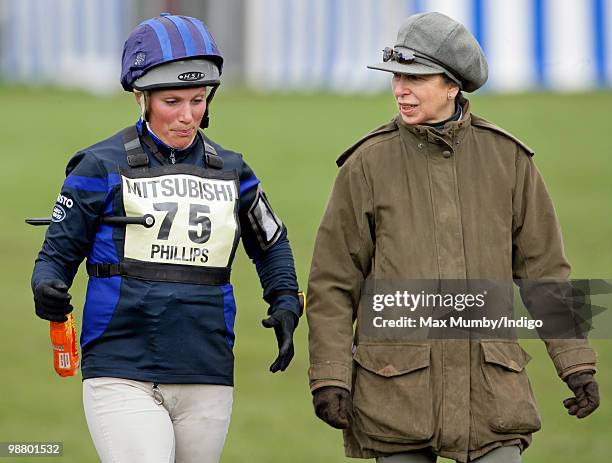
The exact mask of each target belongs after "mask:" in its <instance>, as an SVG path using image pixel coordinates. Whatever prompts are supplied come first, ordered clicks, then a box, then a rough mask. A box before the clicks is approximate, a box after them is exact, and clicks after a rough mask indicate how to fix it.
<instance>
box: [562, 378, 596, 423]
mask: <svg viewBox="0 0 612 463" xmlns="http://www.w3.org/2000/svg"><path fill="white" fill-rule="evenodd" d="M565 382H566V383H567V386H568V387H569V388H570V389H571V390H572V392H573V393H574V396H575V397H570V398H569V399H565V400H564V401H563V405H564V406H565V408H567V412H568V413H569V414H570V415H576V417H577V418H584V417H585V416H589V415H590V414H591V413H593V411H594V410H595V409H596V408H597V407H599V386H598V385H597V381H595V378H594V376H593V371H591V370H587V371H577V372H576V373H572V374H571V375H569V376H568V377H567V378H565Z"/></svg>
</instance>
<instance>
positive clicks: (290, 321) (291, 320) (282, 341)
mask: <svg viewBox="0 0 612 463" xmlns="http://www.w3.org/2000/svg"><path fill="white" fill-rule="evenodd" d="M261 324H262V325H263V326H264V327H266V328H274V334H276V341H277V342H278V357H276V360H275V361H274V363H273V364H272V365H270V371H271V372H272V373H276V372H277V371H278V370H280V371H285V369H286V368H287V367H288V366H289V363H290V362H291V359H292V358H293V332H294V331H295V328H296V327H297V324H298V316H297V315H296V314H294V313H293V312H291V311H290V310H285V309H277V310H276V311H275V312H274V313H272V315H270V316H269V317H268V318H266V319H265V320H262V321H261Z"/></svg>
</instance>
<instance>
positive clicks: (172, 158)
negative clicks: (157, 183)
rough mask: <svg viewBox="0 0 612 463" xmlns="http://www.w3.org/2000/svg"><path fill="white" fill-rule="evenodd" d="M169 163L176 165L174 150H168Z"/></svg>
mask: <svg viewBox="0 0 612 463" xmlns="http://www.w3.org/2000/svg"><path fill="white" fill-rule="evenodd" d="M170 162H171V163H172V164H176V157H175V156H174V150H170Z"/></svg>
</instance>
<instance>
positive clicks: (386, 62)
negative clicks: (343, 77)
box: [368, 13, 488, 92]
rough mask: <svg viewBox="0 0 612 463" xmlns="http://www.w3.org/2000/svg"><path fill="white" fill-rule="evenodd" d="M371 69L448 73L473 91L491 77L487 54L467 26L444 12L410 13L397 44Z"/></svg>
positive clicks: (462, 85)
mask: <svg viewBox="0 0 612 463" xmlns="http://www.w3.org/2000/svg"><path fill="white" fill-rule="evenodd" d="M368 68H370V69H377V70H380V71H388V72H393V73H399V74H421V75H423V74H442V73H443V74H446V75H447V76H448V77H450V78H451V79H452V80H454V81H455V82H457V83H458V84H459V86H460V87H461V90H464V91H466V92H473V91H474V90H477V89H479V88H480V87H482V86H483V85H484V83H485V82H486V81H487V77H488V66H487V60H486V58H485V55H484V53H483V51H482V48H480V45H479V44H478V42H477V41H476V39H475V38H474V36H473V35H472V34H471V33H470V31H468V30H467V29H466V27H465V26H464V25H463V24H461V23H458V22H457V21H455V20H454V19H451V18H449V17H448V16H446V15H443V14H442V13H420V14H415V15H412V16H409V17H408V18H406V20H404V22H403V23H402V25H401V26H400V29H399V32H398V34H397V41H396V43H395V46H394V47H393V48H385V49H384V50H383V62H382V63H378V64H372V65H370V66H368Z"/></svg>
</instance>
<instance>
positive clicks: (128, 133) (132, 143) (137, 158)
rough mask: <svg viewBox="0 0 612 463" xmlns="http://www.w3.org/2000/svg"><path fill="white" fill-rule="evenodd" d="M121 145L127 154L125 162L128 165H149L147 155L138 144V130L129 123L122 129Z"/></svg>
mask: <svg viewBox="0 0 612 463" xmlns="http://www.w3.org/2000/svg"><path fill="white" fill-rule="evenodd" d="M122 137H123V147H124V148H125V153H126V155H127V162H128V165H129V166H130V167H145V166H148V165H149V156H147V153H145V152H144V150H143V149H142V146H141V145H140V138H139V137H138V130H136V127H135V126H133V125H131V126H129V127H126V128H125V129H123V133H122Z"/></svg>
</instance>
